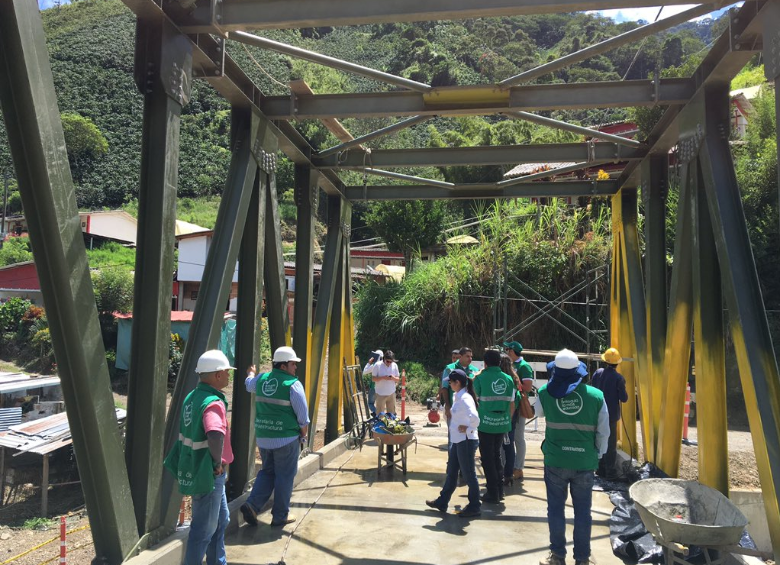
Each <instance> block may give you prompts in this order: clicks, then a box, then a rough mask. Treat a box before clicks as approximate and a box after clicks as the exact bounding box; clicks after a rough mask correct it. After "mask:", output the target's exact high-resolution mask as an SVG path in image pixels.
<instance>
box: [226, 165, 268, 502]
mask: <svg viewBox="0 0 780 565" xmlns="http://www.w3.org/2000/svg"><path fill="white" fill-rule="evenodd" d="M267 185H268V173H267V172H265V171H262V170H258V171H257V176H256V177H255V185H254V188H253V189H252V198H251V200H250V201H249V209H248V211H247V215H246V223H245V224H244V234H243V237H242V238H241V250H240V251H239V256H238V302H237V306H236V371H235V372H234V373H233V402H232V408H233V417H232V420H231V422H230V445H231V446H232V447H233V456H234V459H233V462H232V463H231V464H230V475H229V476H228V485H227V489H228V498H229V499H231V500H232V499H234V498H237V497H238V496H240V495H241V493H243V492H244V487H245V486H246V483H247V481H248V480H249V478H250V477H252V476H253V475H254V471H255V452H256V447H255V425H254V422H255V403H254V395H252V394H249V393H248V392H247V391H246V388H245V387H244V376H245V375H246V373H245V371H246V368H247V367H248V366H249V365H255V366H257V365H259V361H260V339H261V337H260V335H261V332H262V328H261V320H262V315H263V257H264V254H265V199H266V193H267V189H266V186H267Z"/></svg>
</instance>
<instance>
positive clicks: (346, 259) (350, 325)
mask: <svg viewBox="0 0 780 565" xmlns="http://www.w3.org/2000/svg"><path fill="white" fill-rule="evenodd" d="M351 233H352V212H351V211H349V212H347V221H346V223H345V225H344V238H343V240H342V245H343V246H344V253H343V254H342V255H343V257H342V261H343V264H342V267H341V269H342V273H343V276H342V283H343V285H344V287H343V292H344V303H343V304H344V310H343V312H342V314H341V331H342V333H341V344H342V347H341V352H342V358H341V366H340V368H339V373H338V374H339V375H341V376H342V379H341V382H342V384H341V387H342V389H341V390H342V400H341V404H342V410H341V411H342V413H343V414H344V428H345V429H352V425H353V421H352V413H351V412H350V411H349V410H345V409H344V406H345V403H344V397H343V395H344V393H345V392H346V390H345V388H344V380H343V370H344V369H343V367H344V365H356V364H357V359H356V358H355V325H354V320H353V317H352V268H351V265H350V256H351V255H350V244H349V240H350V235H351Z"/></svg>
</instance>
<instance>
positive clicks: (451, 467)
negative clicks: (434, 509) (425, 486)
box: [436, 439, 482, 510]
mask: <svg viewBox="0 0 780 565" xmlns="http://www.w3.org/2000/svg"><path fill="white" fill-rule="evenodd" d="M476 453H477V440H475V439H466V440H463V441H460V442H458V443H453V444H452V445H451V446H450V453H449V458H448V459H447V477H446V479H445V480H444V486H443V487H442V489H441V492H440V493H439V498H437V499H436V504H437V505H439V506H441V507H443V508H447V505H448V504H449V503H450V499H451V498H452V493H454V492H455V488H456V487H457V486H458V473H460V474H461V475H463V479H464V480H465V481H466V484H467V485H468V487H469V504H468V506H466V508H464V510H465V509H468V510H479V508H480V506H481V505H482V503H481V502H480V500H479V482H478V481H477V470H476V468H475V467H474V455H475V454H476Z"/></svg>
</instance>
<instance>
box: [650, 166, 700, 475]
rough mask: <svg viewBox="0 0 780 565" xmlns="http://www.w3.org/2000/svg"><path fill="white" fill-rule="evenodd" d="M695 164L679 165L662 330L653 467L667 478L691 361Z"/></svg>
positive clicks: (675, 461) (675, 467) (676, 462)
mask: <svg viewBox="0 0 780 565" xmlns="http://www.w3.org/2000/svg"><path fill="white" fill-rule="evenodd" d="M695 170H696V167H695V164H694V165H691V164H690V163H687V162H683V163H682V167H681V173H680V178H681V180H682V182H681V185H680V195H679V200H678V204H677V231H676V235H675V241H674V265H673V267H672V284H671V288H670V291H669V316H668V325H667V330H666V353H665V354H664V370H665V371H666V386H665V388H664V393H663V394H664V396H663V401H662V404H663V409H664V417H663V418H662V419H661V425H660V427H659V430H658V432H659V433H658V447H657V449H656V453H657V454H658V457H657V460H656V465H658V467H659V468H660V469H661V470H663V471H664V472H665V473H666V474H668V475H669V476H670V477H676V476H677V474H678V473H679V470H680V450H681V449H682V447H681V446H682V443H681V442H682V425H683V409H684V406H685V384H686V382H688V367H689V364H690V359H691V329H692V324H693V282H692V274H691V261H692V256H691V254H692V251H691V248H692V244H691V242H692V240H693V233H692V228H691V202H690V194H691V192H692V191H694V189H695V186H696V182H697V177H696V175H695V174H694V175H693V176H691V171H694V172H695Z"/></svg>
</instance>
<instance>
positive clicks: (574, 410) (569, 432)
mask: <svg viewBox="0 0 780 565" xmlns="http://www.w3.org/2000/svg"><path fill="white" fill-rule="evenodd" d="M539 402H541V403H542V409H543V410H544V417H545V418H546V419H547V431H546V432H545V435H544V443H542V453H544V464H545V465H549V466H551V467H563V468H564V469H575V470H579V471H586V470H590V469H596V468H597V467H598V465H599V454H598V450H597V449H596V429H597V427H598V421H599V412H600V411H601V407H602V406H603V405H604V394H603V393H602V392H601V391H600V390H599V389H597V388H594V387H592V386H588V385H586V384H583V383H580V384H579V386H578V387H577V388H575V389H574V390H573V391H572V392H571V393H570V394H568V395H567V396H564V397H563V398H553V397H552V396H551V395H550V393H549V392H547V385H544V386H543V387H542V388H540V389H539Z"/></svg>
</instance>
